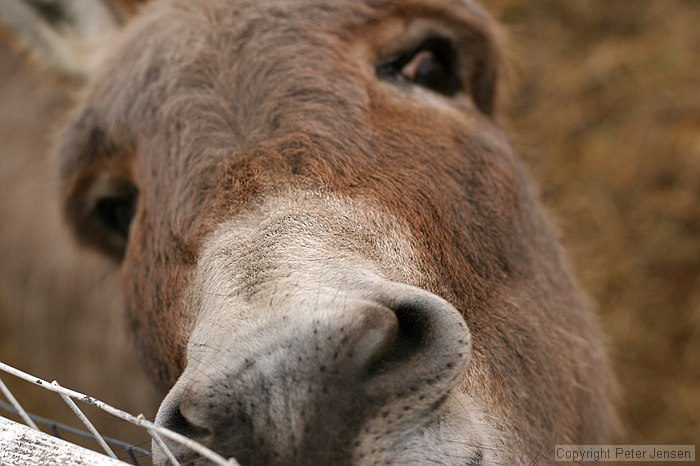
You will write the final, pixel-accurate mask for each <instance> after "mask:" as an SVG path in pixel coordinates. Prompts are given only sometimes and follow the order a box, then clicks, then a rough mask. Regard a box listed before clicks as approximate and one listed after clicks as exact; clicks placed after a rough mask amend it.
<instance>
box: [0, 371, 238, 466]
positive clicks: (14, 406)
mask: <svg viewBox="0 0 700 466" xmlns="http://www.w3.org/2000/svg"><path fill="white" fill-rule="evenodd" d="M0 371H2V372H5V373H7V374H11V375H13V376H15V377H18V378H20V379H22V380H25V381H26V382H29V383H31V384H34V385H36V386H39V387H41V388H43V389H45V390H48V391H50V392H53V393H56V394H57V395H59V396H60V397H61V398H62V399H63V401H64V402H65V403H66V405H68V407H69V408H70V409H71V411H73V413H74V414H75V415H76V417H77V418H78V419H79V420H80V421H81V423H82V424H83V425H84V426H85V428H86V429H87V432H86V431H82V430H80V429H75V428H73V427H71V426H68V425H65V424H62V423H59V422H55V421H53V420H51V419H46V418H43V417H41V416H37V415H33V414H29V413H28V412H27V411H26V410H25V409H24V408H23V407H22V405H21V404H20V402H19V401H18V400H17V399H16V398H15V396H14V395H13V393H12V392H11V391H10V389H9V388H8V387H7V385H5V383H4V382H3V381H2V378H0V391H1V392H2V393H3V395H4V396H5V398H7V401H8V402H9V404H8V403H4V402H2V401H0V403H2V404H0V409H2V410H4V411H6V412H11V413H13V414H16V415H18V416H19V417H20V418H21V419H22V420H23V421H24V423H25V424H26V425H27V426H29V427H30V428H32V429H35V430H37V431H39V432H41V429H39V427H38V425H37V424H42V425H44V426H47V427H48V428H49V429H50V431H51V433H52V434H53V435H54V436H56V437H58V438H61V435H60V433H61V432H67V433H71V434H74V435H77V436H78V437H82V438H94V439H95V440H96V441H97V443H98V444H99V445H100V448H101V449H102V451H104V453H105V454H106V455H107V456H109V457H111V458H113V459H115V460H117V459H118V458H117V455H116V454H115V453H114V451H113V449H112V447H118V448H122V449H124V450H125V451H126V452H127V454H128V455H129V459H130V461H131V462H132V463H133V464H135V465H138V464H139V463H138V457H139V456H141V457H146V456H151V452H149V451H148V450H146V449H144V448H141V447H138V446H135V445H131V444H128V443H126V442H122V441H120V440H117V439H112V438H109V437H105V436H103V435H102V434H100V433H99V432H98V431H97V429H96V428H95V426H94V425H93V424H92V422H91V421H90V420H89V419H88V418H87V416H86V415H85V414H84V413H83V412H82V411H81V410H80V408H79V407H78V405H77V404H76V403H75V401H73V400H78V401H80V402H82V403H85V404H88V405H92V406H95V407H97V408H99V409H101V410H102V411H104V412H106V413H108V414H111V415H112V416H114V417H116V418H118V419H121V420H123V421H126V422H128V423H130V424H134V425H136V426H139V427H141V428H143V429H145V430H146V432H148V434H149V435H150V437H151V439H152V440H153V442H154V443H155V444H156V445H157V446H158V448H159V449H160V450H161V451H162V452H163V455H164V456H165V457H166V458H167V459H168V460H169V461H170V463H171V464H172V465H174V466H179V465H180V463H179V462H178V460H177V459H176V457H175V455H174V454H173V453H172V451H171V450H170V448H169V447H168V446H167V445H166V443H165V441H164V438H167V439H168V440H170V441H172V442H175V443H178V444H180V445H182V446H184V447H186V448H188V449H190V450H192V451H193V452H195V453H197V454H198V455H200V456H201V457H203V458H206V459H208V460H209V461H211V462H212V463H213V464H215V465H219V466H240V465H239V463H238V462H237V461H236V460H235V459H233V458H230V459H226V458H224V457H222V456H221V455H219V454H218V453H216V452H214V451H212V450H210V449H209V448H207V447H205V446H204V445H202V444H200V443H197V442H195V441H194V440H192V439H189V438H187V437H185V436H184V435H181V434H178V433H177V432H173V431H171V430H169V429H166V428H164V427H162V426H158V425H156V424H154V423H153V422H151V421H149V420H148V419H146V418H145V417H144V416H143V414H139V415H138V416H134V415H132V414H129V413H127V412H125V411H122V410H120V409H117V408H115V407H113V406H110V405H108V404H107V403H104V402H103V401H100V400H97V399H95V398H93V397H91V396H88V395H85V394H82V393H79V392H76V391H74V390H70V389H68V388H65V387H62V386H61V385H59V384H58V382H56V381H55V380H54V381H53V382H51V383H49V382H47V381H45V380H42V379H40V378H38V377H35V376H33V375H30V374H27V373H26V372H22V371H20V370H19V369H15V368H14V367H12V366H9V365H7V364H5V363H2V362H0ZM0 417H2V416H0ZM20 447H22V446H20Z"/></svg>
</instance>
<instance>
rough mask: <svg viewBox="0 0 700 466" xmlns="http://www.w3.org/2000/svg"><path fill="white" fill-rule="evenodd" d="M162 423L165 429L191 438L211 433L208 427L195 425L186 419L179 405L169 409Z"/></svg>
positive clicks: (202, 436) (200, 437) (199, 437)
mask: <svg viewBox="0 0 700 466" xmlns="http://www.w3.org/2000/svg"><path fill="white" fill-rule="evenodd" d="M163 425H164V427H166V428H167V429H170V430H172V431H174V432H177V433H179V434H182V435H184V436H185V437H189V438H192V439H202V438H205V437H207V436H209V435H210V434H211V431H210V430H209V429H207V428H205V427H200V426H197V425H195V424H193V423H191V422H190V421H189V420H187V418H186V417H185V416H184V415H183V414H182V411H181V410H180V406H179V405H178V406H176V407H175V408H174V409H173V410H172V411H171V413H170V416H169V417H168V418H167V419H166V421H165V422H164V424H163Z"/></svg>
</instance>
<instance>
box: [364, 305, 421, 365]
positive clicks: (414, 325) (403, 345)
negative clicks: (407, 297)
mask: <svg viewBox="0 0 700 466" xmlns="http://www.w3.org/2000/svg"><path fill="white" fill-rule="evenodd" d="M394 314H395V315H396V319H397V321H398V331H397V332H396V334H395V336H394V339H393V341H392V342H391V344H390V346H389V347H388V348H387V350H386V352H385V353H384V354H383V355H382V356H381V357H380V358H379V359H377V360H376V361H375V362H374V364H372V366H371V367H370V370H369V375H370V376H374V375H377V374H379V373H382V372H387V371H390V370H392V368H393V367H394V366H396V365H399V364H401V363H402V362H405V361H408V360H410V359H412V358H413V357H414V356H415V355H418V354H420V353H421V352H422V351H423V347H424V346H425V345H426V344H427V342H428V340H429V339H430V332H431V322H430V318H429V316H428V315H427V314H426V313H425V312H424V311H423V310H421V309H420V308H419V307H415V306H411V305H401V306H397V308H396V309H394Z"/></svg>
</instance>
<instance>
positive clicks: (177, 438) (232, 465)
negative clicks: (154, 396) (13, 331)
mask: <svg viewBox="0 0 700 466" xmlns="http://www.w3.org/2000/svg"><path fill="white" fill-rule="evenodd" d="M0 370H2V371H4V372H7V373H8V374H11V375H14V376H15V377H18V378H20V379H22V380H26V381H27V382H30V383H33V384H34V385H38V386H40V387H43V388H45V389H46V390H49V391H52V392H54V393H58V394H59V395H65V396H68V397H70V398H74V399H76V400H80V401H82V402H83V403H87V404H90V405H93V406H96V407H97V408H99V409H101V410H102V411H105V412H107V413H109V414H111V415H112V416H114V417H116V418H119V419H122V420H124V421H127V422H130V423H132V424H136V425H137V426H141V427H143V428H145V429H146V430H147V431H148V432H149V434H150V435H151V436H152V435H153V432H155V433H157V434H158V435H160V436H162V437H166V438H168V439H169V440H172V441H174V442H176V443H179V444H180V445H183V446H185V447H187V448H189V449H190V450H192V451H194V452H196V453H198V454H199V455H200V456H203V457H204V458H207V459H208V460H210V461H211V462H212V463H214V464H216V465H219V466H240V463H238V462H237V461H236V460H235V459H234V458H230V459H228V460H227V459H226V458H224V457H223V456H221V455H219V454H218V453H216V452H214V451H212V450H210V449H209V448H207V447H205V446H204V445H202V444H200V443H197V442H195V441H194V440H192V439H189V438H187V437H185V436H184V435H181V434H178V433H177V432H173V431H172V430H169V429H166V428H164V427H161V426H158V425H156V424H154V423H152V422H151V421H149V420H147V419H146V418H145V417H144V416H143V415H140V416H138V417H137V416H134V415H132V414H129V413H127V412H125V411H122V410H120V409H117V408H115V407H113V406H111V405H108V404H107V403H105V402H103V401H100V400H97V399H95V398H93V397H91V396H88V395H84V394H82V393H80V392H76V391H75V390H71V389H69V388H65V387H62V386H60V385H58V384H56V385H55V386H54V385H51V384H50V383H48V382H47V381H45V380H42V379H40V378H38V377H34V376H32V375H30V374H27V373H26V372H22V371H21V370H19V369H15V368H14V367H12V366H9V365H7V364H5V363H3V362H0ZM3 385H4V384H3ZM8 392H9V390H8ZM13 398H14V397H13ZM9 399H10V398H8V400H9ZM15 401H16V400H15ZM10 402H12V401H11V400H10ZM18 404H19V403H18ZM15 408H17V406H15ZM20 408H21V406H20ZM161 442H162V439H161ZM156 443H158V444H159V446H160V443H159V442H158V440H156ZM163 446H165V448H163V447H161V448H162V449H163V452H164V453H165V452H166V451H167V452H168V453H170V455H168V453H165V455H166V456H168V458H169V459H170V456H173V455H172V452H170V450H169V449H168V448H167V446H166V445H165V442H163ZM173 464H177V462H175V463H173Z"/></svg>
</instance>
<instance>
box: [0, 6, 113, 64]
mask: <svg viewBox="0 0 700 466" xmlns="http://www.w3.org/2000/svg"><path fill="white" fill-rule="evenodd" d="M123 21H124V13H123V11H122V9H121V5H116V4H115V3H113V2H112V0H0V31H2V29H5V31H6V32H8V33H9V35H10V37H11V39H12V40H13V42H15V43H16V44H17V45H18V46H19V47H21V48H23V49H25V50H26V51H28V52H29V53H30V54H31V55H32V56H33V58H34V59H35V60H36V61H37V62H38V64H40V65H42V66H46V67H48V68H50V69H51V70H52V71H56V72H58V73H60V74H63V75H68V76H70V77H74V78H83V77H85V76H86V75H87V74H88V72H89V70H90V68H91V64H92V62H93V61H94V58H95V54H96V52H97V51H98V50H99V49H100V48H101V47H102V46H103V45H104V44H105V42H106V41H107V40H108V39H109V38H110V37H111V35H112V34H113V33H114V32H115V31H116V30H117V29H118V28H119V26H120V24H121V23H122V22H123Z"/></svg>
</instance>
